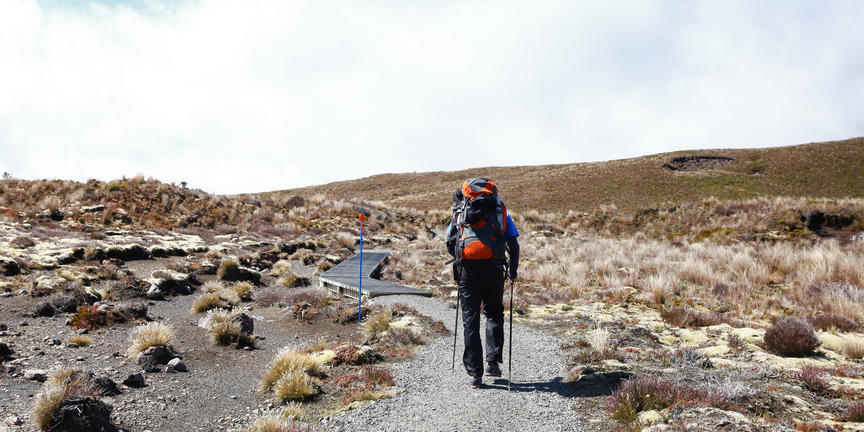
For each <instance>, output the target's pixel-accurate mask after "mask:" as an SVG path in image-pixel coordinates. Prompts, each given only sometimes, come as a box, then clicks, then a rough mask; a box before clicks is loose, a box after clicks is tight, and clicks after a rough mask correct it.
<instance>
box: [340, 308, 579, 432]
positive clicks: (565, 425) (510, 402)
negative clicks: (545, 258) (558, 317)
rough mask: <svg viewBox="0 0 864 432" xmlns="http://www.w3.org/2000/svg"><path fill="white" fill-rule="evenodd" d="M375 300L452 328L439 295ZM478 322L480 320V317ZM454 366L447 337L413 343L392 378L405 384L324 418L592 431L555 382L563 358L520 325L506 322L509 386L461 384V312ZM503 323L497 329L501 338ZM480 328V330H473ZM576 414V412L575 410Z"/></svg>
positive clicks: (500, 382) (390, 426) (344, 427)
mask: <svg viewBox="0 0 864 432" xmlns="http://www.w3.org/2000/svg"><path fill="white" fill-rule="evenodd" d="M375 302H376V303H379V304H393V303H402V304H406V305H409V306H412V307H415V308H416V309H417V310H418V311H419V312H421V313H423V314H425V315H428V316H430V317H432V318H435V319H437V320H441V321H442V322H444V323H446V325H447V327H448V328H449V329H450V330H452V329H453V328H452V326H453V319H454V316H455V311H454V309H453V308H452V307H451V306H449V305H448V304H447V303H445V302H444V301H441V300H439V299H434V298H421V297H417V296H386V297H380V298H376V299H375ZM481 325H485V324H484V323H483V320H481ZM459 326H460V329H459V338H458V339H459V340H458V342H457V346H456V356H457V359H456V370H455V371H454V372H451V371H450V364H451V356H452V349H453V345H452V344H453V339H452V338H447V337H443V338H439V339H437V340H435V341H433V342H430V343H429V344H428V345H426V346H424V347H422V348H421V349H419V350H418V351H417V353H416V357H415V358H413V359H412V360H410V361H408V362H405V363H401V364H398V365H395V366H394V367H393V368H392V373H393V375H394V377H395V378H396V385H397V386H399V387H401V388H403V389H404V390H405V391H404V392H403V393H400V394H398V395H396V396H395V397H393V398H392V399H383V400H379V401H377V402H375V403H373V404H370V405H368V406H366V407H363V408H361V409H357V410H354V411H351V412H348V413H346V414H345V415H342V416H338V417H335V418H333V419H332V423H331V424H330V425H331V426H332V427H333V430H335V431H361V430H375V431H456V430H520V431H540V430H542V431H587V430H593V428H591V427H590V425H588V424H586V423H585V422H584V416H580V415H579V414H578V413H577V412H576V411H574V410H573V407H574V406H575V405H579V400H578V399H577V398H573V397H572V396H573V393H572V391H571V390H570V388H569V386H568V384H567V383H564V382H563V376H562V374H563V373H564V371H565V366H566V364H565V359H564V356H563V355H562V353H561V349H560V342H558V341H557V340H556V339H555V338H553V337H551V336H548V335H546V334H543V333H541V332H538V331H535V330H532V329H530V328H528V327H527V326H524V325H518V323H517V324H516V325H514V328H513V389H512V391H510V392H508V391H507V345H506V341H505V347H504V356H505V358H504V367H503V368H502V369H503V371H504V376H503V377H502V378H492V377H484V380H483V384H484V386H483V388H481V389H479V390H473V389H471V388H470V387H469V386H468V375H467V374H466V373H465V369H464V368H463V366H462V362H461V354H462V347H463V343H462V328H461V327H462V319H461V316H460V320H459ZM507 331H508V329H507V328H505V337H506V335H507ZM481 333H482V330H481ZM583 415H584V413H583Z"/></svg>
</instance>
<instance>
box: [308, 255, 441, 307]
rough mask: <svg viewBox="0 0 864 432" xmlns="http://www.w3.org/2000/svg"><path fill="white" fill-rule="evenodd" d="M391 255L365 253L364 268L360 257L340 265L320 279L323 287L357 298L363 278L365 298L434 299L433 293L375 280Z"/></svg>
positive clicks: (356, 256) (353, 257) (357, 256)
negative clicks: (406, 295)
mask: <svg viewBox="0 0 864 432" xmlns="http://www.w3.org/2000/svg"><path fill="white" fill-rule="evenodd" d="M387 255H390V251H389V250H368V251H363V268H362V270H361V268H360V256H359V255H354V256H352V257H351V258H348V259H347V260H345V261H343V262H341V263H339V264H338V265H337V266H335V267H333V268H331V269H330V270H327V271H326V272H324V273H323V274H322V275H321V276H320V277H319V278H318V279H319V280H320V281H321V287H323V288H326V289H328V290H330V291H333V292H335V293H338V294H342V295H344V296H347V297H351V298H357V293H358V291H359V290H358V285H359V282H360V276H361V274H362V276H363V297H368V298H372V297H379V296H385V295H399V294H414V295H420V296H425V297H432V293H431V292H429V291H424V290H421V289H417V288H408V287H403V286H401V285H396V284H394V283H390V282H385V281H382V280H378V279H373V278H372V275H374V274H375V273H376V272H378V270H379V269H380V268H381V263H382V262H384V260H385V259H386V258H387Z"/></svg>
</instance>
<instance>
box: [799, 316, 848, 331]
mask: <svg viewBox="0 0 864 432" xmlns="http://www.w3.org/2000/svg"><path fill="white" fill-rule="evenodd" d="M807 320H808V321H810V324H812V325H813V327H814V328H816V329H817V330H822V331H828V330H838V331H841V332H854V331H859V330H860V329H861V326H860V325H858V323H857V322H855V321H852V320H851V319H849V318H846V317H844V316H842V315H837V314H832V313H828V314H822V315H816V316H812V317H810V318H808V319H807Z"/></svg>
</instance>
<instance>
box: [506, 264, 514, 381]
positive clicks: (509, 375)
mask: <svg viewBox="0 0 864 432" xmlns="http://www.w3.org/2000/svg"><path fill="white" fill-rule="evenodd" d="M514 282H515V281H514V280H513V279H512V278H511V279H510V344H509V345H508V350H509V352H508V353H507V362H508V363H507V391H510V384H511V383H512V382H513V283H514Z"/></svg>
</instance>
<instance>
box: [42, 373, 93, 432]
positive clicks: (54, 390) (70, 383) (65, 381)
mask: <svg viewBox="0 0 864 432" xmlns="http://www.w3.org/2000/svg"><path fill="white" fill-rule="evenodd" d="M85 378H86V377H85V376H84V375H83V374H81V370H80V369H72V368H60V369H55V370H53V371H52V372H51V374H50V375H49V377H48V380H47V381H46V382H45V385H44V387H43V391H42V392H41V393H39V394H37V395H36V398H35V399H34V401H33V423H34V424H35V425H36V427H38V428H39V429H40V430H43V431H48V430H53V429H54V428H56V427H57V426H58V423H59V422H61V421H62V419H60V418H58V416H59V415H60V409H61V408H62V407H63V404H64V403H65V402H67V401H70V400H81V399H85V400H90V399H95V397H96V396H97V395H98V390H97V389H96V386H94V385H93V383H92V382H90V381H89V380H87V379H85Z"/></svg>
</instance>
